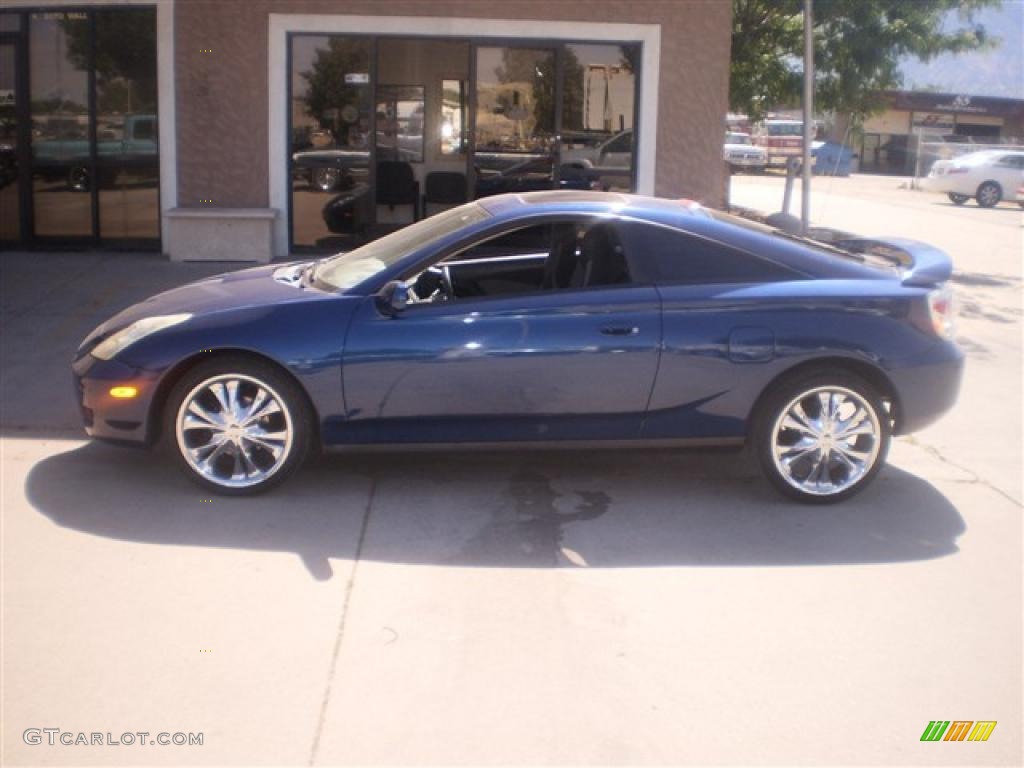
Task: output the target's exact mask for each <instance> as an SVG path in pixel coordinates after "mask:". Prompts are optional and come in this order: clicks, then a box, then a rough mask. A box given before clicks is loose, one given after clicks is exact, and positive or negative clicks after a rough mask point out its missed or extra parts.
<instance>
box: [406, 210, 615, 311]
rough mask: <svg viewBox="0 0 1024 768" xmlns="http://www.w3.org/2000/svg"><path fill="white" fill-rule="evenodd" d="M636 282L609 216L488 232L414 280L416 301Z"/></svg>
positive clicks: (440, 300) (441, 300)
mask: <svg viewBox="0 0 1024 768" xmlns="http://www.w3.org/2000/svg"><path fill="white" fill-rule="evenodd" d="M630 282H632V277H631V274H630V267H629V264H628V262H627V259H626V252H625V248H624V246H623V244H622V242H621V240H620V238H619V236H618V232H617V230H616V228H615V226H614V225H613V224H612V223H611V222H609V221H607V220H605V219H591V220H585V219H574V220H566V221H553V222H547V223H544V224H540V225H533V226H528V227H521V228H518V229H514V230H511V231H507V232H504V233H502V234H500V235H498V236H492V237H486V238H484V239H482V240H480V241H478V242H476V243H474V244H472V245H470V246H468V247H466V248H463V249H461V250H459V251H458V252H457V253H454V254H452V255H450V256H448V257H447V258H445V259H444V260H442V261H441V262H439V263H437V264H435V265H434V266H433V267H431V268H429V269H427V270H425V271H424V272H422V273H420V274H419V275H417V276H416V277H415V278H413V279H412V280H411V281H410V285H411V286H412V288H413V294H414V299H413V303H428V302H429V303H438V302H444V301H457V300H459V299H469V298H481V297H491V296H508V295H514V294H518V295H522V294H529V293H542V292H549V291H561V290H583V289H587V288H597V287H604V286H612V285H624V284H628V283H630Z"/></svg>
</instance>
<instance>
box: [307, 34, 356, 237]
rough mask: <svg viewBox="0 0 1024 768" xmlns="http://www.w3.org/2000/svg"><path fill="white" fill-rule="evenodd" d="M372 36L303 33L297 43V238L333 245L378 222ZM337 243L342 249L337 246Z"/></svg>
mask: <svg viewBox="0 0 1024 768" xmlns="http://www.w3.org/2000/svg"><path fill="white" fill-rule="evenodd" d="M371 50H372V49H371V44H370V41H368V40H365V39H360V38H349V37H340V36H330V37H328V36H319V35H318V36H307V35H302V36H296V37H294V38H293V39H292V46H291V73H290V77H291V127H292V146H291V202H292V210H291V215H292V242H293V243H294V244H295V245H297V246H315V247H319V248H324V249H330V248H332V247H335V246H338V247H342V246H343V245H344V244H345V240H346V235H348V236H351V235H358V234H360V233H361V232H362V231H363V230H365V228H366V227H367V226H368V225H369V224H370V223H372V218H371V217H372V206H371V197H370V191H371V190H370V130H371V128H370V126H371V119H370V118H371V115H370V109H371V107H372V106H373V100H372V98H371V87H370V54H371ZM336 249H337V248H336Z"/></svg>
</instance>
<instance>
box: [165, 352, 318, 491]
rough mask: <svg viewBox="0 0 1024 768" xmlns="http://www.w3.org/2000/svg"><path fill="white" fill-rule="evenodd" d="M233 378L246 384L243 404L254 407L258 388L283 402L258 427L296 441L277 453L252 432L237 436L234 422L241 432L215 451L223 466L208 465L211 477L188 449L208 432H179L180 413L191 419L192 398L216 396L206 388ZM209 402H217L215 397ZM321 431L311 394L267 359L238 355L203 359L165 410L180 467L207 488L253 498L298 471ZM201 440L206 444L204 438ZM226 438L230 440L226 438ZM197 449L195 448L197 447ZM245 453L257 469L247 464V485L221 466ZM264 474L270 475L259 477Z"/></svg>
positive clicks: (171, 449)
mask: <svg viewBox="0 0 1024 768" xmlns="http://www.w3.org/2000/svg"><path fill="white" fill-rule="evenodd" d="M231 380H238V381H239V382H240V383H239V384H236V387H235V392H236V394H234V395H233V397H235V398H236V399H237V400H238V401H239V403H240V405H241V406H245V405H248V406H250V407H251V406H253V405H254V404H255V403H254V401H255V400H256V399H257V397H258V395H257V394H256V392H254V391H253V390H254V389H255V390H256V391H257V392H258V390H260V389H262V390H264V394H266V395H267V396H268V398H269V399H271V400H273V401H275V402H276V403H278V404H279V406H280V411H279V412H278V411H274V412H273V413H270V415H267V416H263V417H260V418H258V419H257V420H256V421H255V422H254V424H253V427H254V428H256V427H258V428H260V429H261V430H263V434H265V435H269V434H279V433H289V434H290V439H289V440H287V441H284V440H282V441H281V442H282V443H283V445H282V446H281V455H280V457H276V456H273V455H272V454H271V452H270V451H269V450H267V449H266V448H264V447H263V445H262V444H261V443H259V442H258V441H259V438H255V439H254V438H247V437H244V435H245V434H248V433H247V432H246V431H243V436H237V435H238V433H237V427H235V425H232V427H234V428H235V429H236V433H235V436H232V438H231V439H232V440H233V442H234V443H235V445H234V446H228V448H227V449H225V450H224V451H223V452H218V451H213V453H215V454H216V453H219V458H218V459H217V462H214V463H215V464H217V468H216V469H214V468H213V466H212V464H210V463H208V464H209V465H210V467H211V470H210V472H209V473H208V475H207V474H203V473H201V472H200V471H199V469H197V468H196V467H195V466H193V463H192V461H193V459H189V458H188V457H186V451H188V450H189V446H188V444H187V443H188V441H189V439H190V438H192V437H193V436H194V435H196V434H199V435H200V437H203V436H204V431H203V430H202V429H201V428H196V427H195V426H185V427H184V428H183V431H179V428H178V427H179V416H180V417H181V418H182V419H185V418H186V417H187V414H185V413H184V409H183V406H184V405H185V403H186V400H188V401H189V402H192V401H193V400H195V399H197V398H199V397H207V398H208V397H210V396H211V395H210V393H208V392H207V391H205V390H204V388H205V387H206V386H213V385H216V384H219V383H221V382H223V383H225V385H227V383H228V382H230V381H231ZM211 382H212V384H211ZM250 398H251V399H250ZM246 401H247V402H246ZM206 402H207V403H215V401H214V400H207V401H206ZM210 412H211V413H212V414H214V415H217V414H222V413H225V411H223V410H220V409H218V408H217V406H216V405H213V406H212V410H211V411H210ZM234 420H235V419H234V418H232V419H231V421H234ZM238 422H239V424H241V423H242V420H241V419H239V420H238ZM183 423H184V422H183ZM193 423H194V422H193ZM217 430H219V431H220V432H221V434H222V436H223V435H224V434H226V433H224V431H223V430H221V428H220V427H218V428H217ZM206 432H209V433H210V435H213V434H215V433H216V430H207V431H206ZM315 434H316V428H315V424H314V418H313V412H312V409H311V408H310V406H309V404H308V401H307V399H306V395H305V393H304V392H303V391H302V389H301V388H300V387H299V385H298V384H296V383H295V381H294V380H293V379H292V378H291V377H290V376H288V374H286V373H285V372H283V371H282V370H281V369H280V368H278V367H276V366H274V365H272V364H270V363H267V362H264V361H262V360H256V359H253V358H249V357H245V356H234V355H232V356H230V357H229V356H225V357H216V358H212V359H210V360H208V361H204V362H201V363H199V364H198V365H196V366H195V367H194V368H192V369H190V370H189V371H188V372H186V373H185V375H184V376H182V377H181V379H180V380H179V381H178V382H177V383H176V384H175V385H174V387H173V388H172V390H171V392H170V395H169V396H168V398H167V404H166V407H165V409H164V413H163V430H162V443H163V446H162V447H163V450H164V451H165V452H166V453H168V454H169V455H170V457H171V458H172V460H173V462H174V463H175V465H176V466H177V467H178V468H179V469H181V470H182V471H183V472H184V473H185V474H186V475H187V476H188V478H189V479H190V480H192V481H193V482H194V483H197V484H198V485H199V486H201V487H202V488H204V489H206V490H208V491H213V492H215V493H219V494H222V495H227V496H249V495H255V494H258V493H263V492H265V491H268V490H270V489H271V488H274V487H276V486H278V485H280V484H281V483H283V482H284V481H285V480H287V479H288V478H289V477H290V476H291V475H292V474H294V472H295V471H296V470H297V469H298V468H299V467H300V466H302V463H303V462H304V461H305V459H306V457H307V456H308V454H309V453H310V450H311V447H312V443H313V440H314V435H315ZM243 441H245V442H244V443H243ZM199 442H200V443H202V442H203V441H202V439H200V441H199ZM207 442H208V443H209V444H213V442H212V441H211V440H207ZM222 442H228V441H227V440H223V441H222ZM275 442H276V440H275ZM243 444H244V445H245V446H246V447H247V448H248V449H249V450H248V451H240V450H239V448H240V447H241V446H242V445H243ZM268 444H269V443H268ZM199 447H200V448H201V449H202V448H204V447H206V446H203V445H200V446H199ZM274 447H276V446H274ZM194 449H195V446H193V450H194ZM240 453H245V458H246V459H247V460H249V462H248V463H249V464H250V465H252V466H253V472H252V474H251V476H250V473H249V472H248V470H247V469H244V468H243V472H244V473H245V476H244V478H243V479H239V480H238V481H237V483H242V484H237V483H236V484H229V483H231V482H232V479H224V478H223V477H222V475H223V474H226V472H225V471H220V470H224V469H225V468H226V465H227V464H228V463H229V462H241V461H242V457H241V456H238V457H237V458H236V454H240ZM253 459H255V461H254V460H253ZM264 465H266V466H264ZM239 466H240V464H239V463H234V467H235V469H236V470H237V469H238V467H239ZM264 473H265V474H266V476H265V477H262V478H261V477H259V475H261V474H264Z"/></svg>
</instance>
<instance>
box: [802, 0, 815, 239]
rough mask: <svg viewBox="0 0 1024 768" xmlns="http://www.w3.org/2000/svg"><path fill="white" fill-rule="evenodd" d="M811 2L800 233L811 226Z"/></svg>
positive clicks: (807, 21)
mask: <svg viewBox="0 0 1024 768" xmlns="http://www.w3.org/2000/svg"><path fill="white" fill-rule="evenodd" d="M811 2H812V0H804V158H803V184H802V187H801V193H800V233H801V234H803V235H806V234H807V231H808V229H809V228H810V226H811V141H813V138H814V19H813V17H812V12H811Z"/></svg>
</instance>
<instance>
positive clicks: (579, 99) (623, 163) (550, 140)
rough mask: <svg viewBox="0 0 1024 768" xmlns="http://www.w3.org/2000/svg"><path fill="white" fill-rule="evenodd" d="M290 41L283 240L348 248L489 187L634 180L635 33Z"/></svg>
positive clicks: (304, 37) (592, 186)
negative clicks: (626, 39)
mask: <svg viewBox="0 0 1024 768" xmlns="http://www.w3.org/2000/svg"><path fill="white" fill-rule="evenodd" d="M289 49H290V53H289V63H288V67H289V84H290V91H291V93H290V104H289V114H290V116H291V123H290V129H291V142H292V144H291V155H290V165H289V169H290V177H289V178H290V186H291V211H290V220H289V223H290V229H291V233H290V234H291V239H290V246H291V247H294V248H297V249H307V248H311V249H316V250H320V251H330V250H334V251H337V250H347V249H351V248H353V247H355V246H358V245H360V244H361V243H362V242H365V241H366V240H372V239H375V238H377V237H380V236H382V235H384V234H386V233H387V232H389V231H391V230H392V229H394V228H395V227H401V226H404V225H406V224H408V223H410V222H411V221H414V220H416V219H418V218H420V217H423V216H428V215H431V214H434V213H437V212H438V211H440V210H443V209H444V208H447V207H451V206H453V205H458V204H460V203H463V202H465V201H467V200H473V199H476V198H481V197H487V196H489V195H497V194H502V193H507V192H528V191H534V190H545V189H570V190H596V189H607V190H622V191H632V190H633V188H634V176H635V161H634V156H635V154H636V138H635V135H634V134H635V131H634V128H635V113H636V107H637V103H638V99H637V90H638V83H639V76H638V75H639V71H638V67H639V61H640V52H641V48H640V46H639V45H637V44H631V45H622V44H614V43H583V42H581V43H568V42H551V41H540V40H529V39H524V40H519V41H515V42H509V43H505V41H502V44H500V45H498V44H495V42H494V41H488V40H480V41H478V42H475V41H473V40H469V39H459V40H457V39H449V38H402V37H390V36H350V35H344V34H342V35H333V34H332V35H311V34H306V33H295V34H292V35H291V36H290V38H289ZM371 134H372V136H371Z"/></svg>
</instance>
